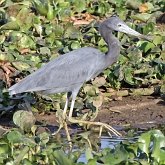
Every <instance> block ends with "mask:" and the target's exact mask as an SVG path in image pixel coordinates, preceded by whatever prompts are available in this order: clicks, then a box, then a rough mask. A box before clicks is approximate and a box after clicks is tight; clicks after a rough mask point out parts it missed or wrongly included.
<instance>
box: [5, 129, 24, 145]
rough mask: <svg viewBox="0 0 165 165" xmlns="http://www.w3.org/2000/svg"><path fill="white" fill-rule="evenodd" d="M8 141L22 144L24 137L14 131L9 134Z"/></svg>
mask: <svg viewBox="0 0 165 165" xmlns="http://www.w3.org/2000/svg"><path fill="white" fill-rule="evenodd" d="M7 139H8V140H9V142H10V143H12V144H14V143H20V142H22V140H23V135H22V134H21V133H20V132H18V131H17V130H13V131H11V132H9V133H8V134H7Z"/></svg>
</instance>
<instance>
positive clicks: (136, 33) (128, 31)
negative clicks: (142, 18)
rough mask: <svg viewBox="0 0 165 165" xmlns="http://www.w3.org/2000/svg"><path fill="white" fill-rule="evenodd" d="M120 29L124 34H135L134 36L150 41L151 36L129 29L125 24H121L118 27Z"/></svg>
mask: <svg viewBox="0 0 165 165" xmlns="http://www.w3.org/2000/svg"><path fill="white" fill-rule="evenodd" d="M120 31H121V32H123V33H126V34H130V35H133V36H136V37H139V38H142V39H145V40H149V41H151V37H149V36H146V35H143V34H140V33H139V32H137V31H135V30H133V29H131V28H130V27H129V26H127V25H126V24H122V26H121V27H120Z"/></svg>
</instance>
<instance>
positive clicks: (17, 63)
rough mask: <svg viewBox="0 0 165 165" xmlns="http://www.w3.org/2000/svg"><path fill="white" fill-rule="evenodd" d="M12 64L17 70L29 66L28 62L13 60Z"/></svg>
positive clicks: (26, 68) (25, 68) (22, 69)
mask: <svg viewBox="0 0 165 165" xmlns="http://www.w3.org/2000/svg"><path fill="white" fill-rule="evenodd" d="M12 65H13V66H14V67H15V68H16V69H18V70H19V71H24V70H28V69H29V68H30V67H31V66H30V65H29V64H27V63H25V62H22V61H13V62H12Z"/></svg>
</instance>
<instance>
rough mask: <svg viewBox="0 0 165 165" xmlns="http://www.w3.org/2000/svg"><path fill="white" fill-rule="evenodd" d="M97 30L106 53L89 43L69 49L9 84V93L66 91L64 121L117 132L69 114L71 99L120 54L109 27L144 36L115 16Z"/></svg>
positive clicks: (117, 43)
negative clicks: (67, 51) (18, 80)
mask: <svg viewBox="0 0 165 165" xmlns="http://www.w3.org/2000/svg"><path fill="white" fill-rule="evenodd" d="M99 31H100V34H101V36H102V37H103V39H104V40H105V42H106V43H107V46H108V52H107V53H106V54H104V53H102V52H101V51H99V50H98V49H95V48H92V47H83V48H79V49H77V50H73V51H71V52H69V53H66V54H64V55H61V56H59V57H57V58H56V59H54V60H52V61H50V62H48V63H47V64H45V65H44V66H43V67H41V68H40V69H38V70H36V71H35V72H33V73H31V74H30V75H28V76H27V77H25V78H24V79H22V80H21V81H20V82H18V83H17V84H15V85H13V86H11V87H10V88H9V94H10V95H15V94H18V93H23V92H40V93H41V94H54V93H61V92H66V93H67V97H66V103H65V107H64V110H63V120H64V121H66V120H67V121H69V122H71V123H79V124H80V123H81V124H87V125H88V124H89V125H96V126H99V127H100V130H101V131H102V128H105V129H107V130H108V132H111V133H113V134H115V135H117V136H120V133H118V131H116V130H115V129H114V128H113V127H111V126H110V125H108V124H105V123H101V122H95V121H84V120H77V119H75V118H73V117H72V113H73V109H74V103H75V100H76V96H77V94H78V92H79V90H80V88H81V87H82V85H83V84H84V83H85V82H87V81H89V80H91V79H92V78H95V77H96V76H97V75H99V74H100V73H101V72H102V71H103V70H104V69H106V68H107V67H109V66H110V65H112V64H113V63H114V62H116V61H117V58H118V56H119V54H120V42H119V40H118V39H117V38H116V37H115V36H114V35H113V33H112V32H113V31H119V32H123V33H126V34H130V35H133V36H136V37H140V38H145V36H144V35H142V34H140V33H139V32H137V31H135V30H133V29H131V28H130V27H128V26H127V25H126V23H124V22H123V21H122V20H120V19H119V18H118V17H117V16H111V17H110V18H108V19H106V20H104V21H103V22H102V23H101V24H100V27H99ZM70 98H72V100H71V106H70V110H69V115H68V116H67V109H68V102H69V100H70ZM101 131H100V132H101Z"/></svg>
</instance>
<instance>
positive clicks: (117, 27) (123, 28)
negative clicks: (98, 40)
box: [101, 16, 148, 39]
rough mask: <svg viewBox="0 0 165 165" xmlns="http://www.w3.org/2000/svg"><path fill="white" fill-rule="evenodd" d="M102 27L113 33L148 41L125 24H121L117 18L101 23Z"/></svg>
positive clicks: (113, 17)
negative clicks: (121, 33) (117, 32)
mask: <svg viewBox="0 0 165 165" xmlns="http://www.w3.org/2000/svg"><path fill="white" fill-rule="evenodd" d="M101 24H102V25H104V26H106V28H109V29H111V30H114V31H119V32H123V33H126V34H130V35H133V36H136V37H140V38H144V39H148V37H147V36H145V35H142V34H140V33H139V32H137V31H135V30H133V29H131V28H130V27H129V26H128V25H127V24H126V23H125V22H123V21H122V20H121V19H120V18H119V17H117V16H112V17H110V18H108V19H106V20H105V21H103V22H102V23H101Z"/></svg>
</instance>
